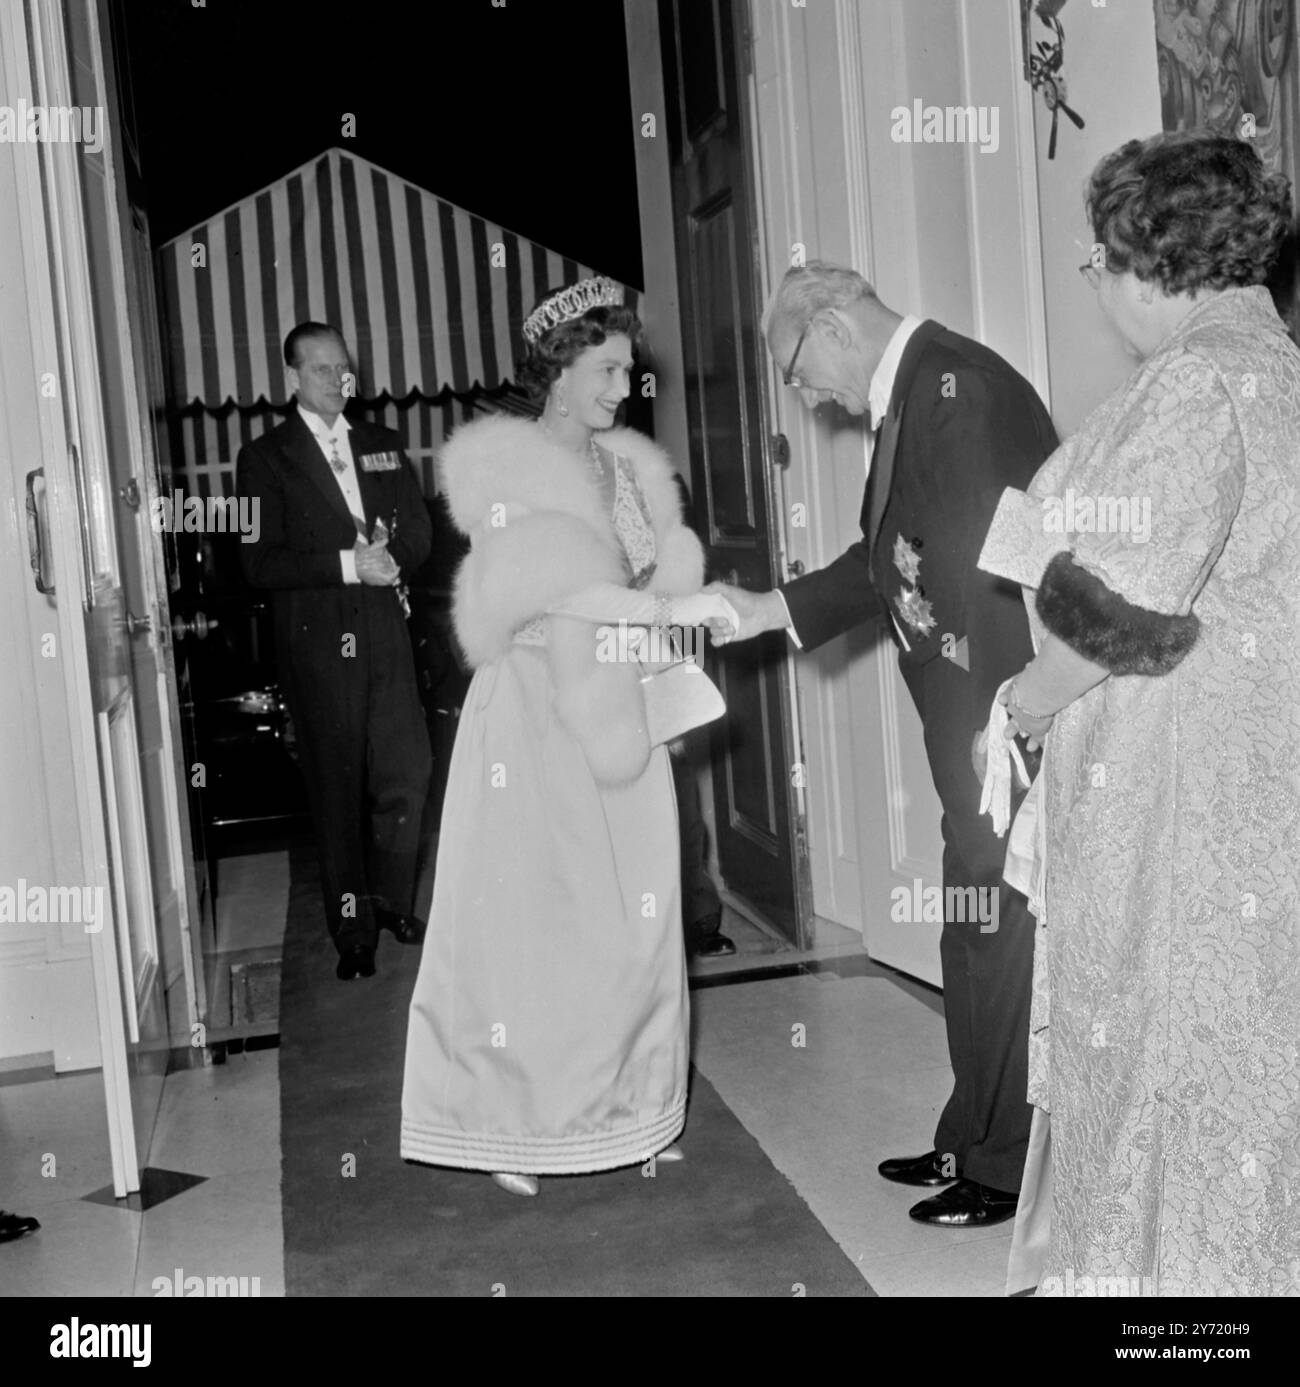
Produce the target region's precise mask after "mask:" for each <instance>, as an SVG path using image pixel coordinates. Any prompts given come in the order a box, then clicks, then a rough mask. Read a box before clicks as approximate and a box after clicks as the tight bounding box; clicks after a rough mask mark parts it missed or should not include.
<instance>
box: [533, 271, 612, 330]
mask: <svg viewBox="0 0 1300 1387" xmlns="http://www.w3.org/2000/svg"><path fill="white" fill-rule="evenodd" d="M622 302H623V286H622V285H621V284H619V283H617V282H616V281H615V280H612V279H607V278H606V277H605V276H604V275H595V276H593V278H591V279H582V280H579V281H578V283H577V284H574V285H571V286H570V287H569V288H568V289H561V290H560V291H559V292H558V293H555V294H552V295H551V296H550V297H549V298H545V299H543V300H542V301H541V303H539V304H538V305H537V307H536V308H534V309H533V311H532V312H531V313H530V314H529V315H528V317H527V318H525V319H524V328H523V332H524V340H525V341H527V342H529V343H535V342H536V341H537V340H538V338H540V337H541V335H542V334H543V333H544V332H549V331H550V330H551V329H552V328H553V327H558V326H559V324H561V323H568V322H572V321H573V320H574V319H575V318H581V317H582V315H583V314H584V313H585V312H586V311H587V310H588V309H589V308H615V307H618V306H619V305H620V304H622Z"/></svg>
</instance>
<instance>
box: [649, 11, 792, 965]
mask: <svg viewBox="0 0 1300 1387" xmlns="http://www.w3.org/2000/svg"><path fill="white" fill-rule="evenodd" d="M659 15H660V38H661V45H662V52H663V60H664V87H665V93H666V97H667V124H668V133H669V140H670V160H671V168H672V187H673V220H674V224H675V227H676V241H677V263H678V273H679V276H680V279H681V303H682V335H683V360H684V366H685V374H686V404H687V415H688V427H689V438H690V453H691V477H692V487H691V490H692V496H693V497H694V499H695V507H696V519H697V523H698V524H699V526H700V529H701V532H702V533H703V534H704V536H705V539H706V544H707V554H708V564H709V576H710V577H713V578H724V579H726V580H727V581H729V582H734V583H737V584H739V585H741V586H743V587H749V588H754V589H758V590H766V589H768V588H770V587H772V585H773V583H774V582H775V581H777V580H778V578H779V577H780V576H783V575H781V574H780V573H779V568H780V564H779V559H778V546H777V545H775V544H774V542H773V536H774V533H775V532H776V531H778V530H779V528H780V527H779V525H778V524H776V523H775V522H776V517H775V516H774V514H773V506H774V504H778V503H779V502H778V501H774V498H779V495H780V487H779V484H778V483H777V482H776V480H775V479H774V475H773V472H772V463H771V459H770V456H769V455H770V452H771V448H770V442H771V440H770V439H769V438H768V435H767V431H766V429H765V427H764V422H763V421H764V418H765V416H766V412H767V410H766V402H765V400H764V398H763V381H764V380H765V379H766V371H767V367H766V364H765V362H764V360H763V355H762V351H763V347H762V343H761V342H760V341H759V335H758V327H757V318H758V314H757V283H756V268H757V254H756V242H755V236H754V229H753V228H754V217H753V213H752V204H751V200H750V191H749V187H748V159H749V149H750V147H749V141H748V138H747V134H746V127H745V122H744V119H743V108H742V94H741V93H742V70H741V60H742V53H743V46H742V45H740V44H739V42H738V35H737V32H736V25H737V16H740V17H741V18H742V19H743V15H744V6H743V5H733V3H732V0H689V2H688V0H660V7H659ZM712 668H713V671H714V673H715V677H716V678H717V681H718V685H719V687H720V688H721V690H722V693H723V696H724V697H725V698H726V700H727V708H728V713H727V717H726V719H725V720H724V721H723V722H721V723H720V724H717V725H716V726H715V729H714V733H713V752H714V775H713V786H714V801H715V822H716V832H717V840H718V842H717V848H718V863H719V867H720V870H721V874H722V878H723V881H724V883H725V885H726V886H727V887H728V889H729V890H730V891H731V892H732V894H733V895H734V896H735V897H737V898H739V900H740V901H741V902H743V903H744V904H745V905H747V906H748V907H749V909H750V910H751V911H752V912H754V913H756V914H757V915H758V916H760V917H761V918H762V919H763V920H765V921H766V922H767V923H768V924H770V925H772V926H774V927H775V928H776V929H777V930H778V931H780V933H782V934H783V935H785V937H786V938H787V939H789V940H790V941H791V942H792V943H794V944H796V945H797V946H800V947H802V946H803V945H805V944H806V942H807V935H808V930H809V926H810V920H811V914H810V892H809V886H808V873H807V861H806V854H805V852H804V851H803V843H804V841H805V839H804V834H803V827H802V824H803V820H802V790H801V784H802V782H801V780H800V778H799V776H798V773H797V767H796V759H797V758H796V756H795V754H794V746H795V744H796V735H795V704H794V697H793V680H792V677H791V663H790V651H789V649H788V646H787V643H786V640H785V637H784V636H771V637H766V638H763V639H762V640H759V641H751V642H747V643H744V644H741V645H733V646H728V647H725V648H724V650H723V651H722V652H721V653H720V654H719V652H715V653H714V656H713V662H712Z"/></svg>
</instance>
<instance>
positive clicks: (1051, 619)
mask: <svg viewBox="0 0 1300 1387" xmlns="http://www.w3.org/2000/svg"><path fill="white" fill-rule="evenodd" d="M1036 606H1037V608H1038V615H1039V616H1040V617H1041V618H1042V621H1043V625H1044V626H1046V627H1047V629H1048V630H1049V631H1050V632H1051V633H1052V634H1053V635H1054V636H1057V637H1059V638H1060V639H1061V640H1063V641H1064V642H1065V643H1066V645H1068V646H1069V647H1070V649H1071V650H1075V651H1078V653H1079V654H1080V655H1082V656H1083V657H1084V658H1085V659H1088V660H1091V661H1092V662H1093V664H1097V665H1104V666H1105V667H1106V668H1107V669H1108V670H1110V672H1111V673H1112V674H1168V673H1169V671H1170V670H1171V669H1173V668H1174V667H1175V666H1176V665H1177V664H1178V663H1179V662H1180V661H1181V660H1182V659H1183V657H1184V656H1185V655H1186V654H1187V652H1188V651H1189V650H1190V649H1191V648H1192V646H1194V645H1195V644H1196V639H1197V637H1198V636H1199V635H1200V632H1201V623H1200V620H1199V618H1197V617H1195V616H1192V615H1190V614H1189V615H1187V616H1165V615H1164V614H1163V613H1161V612H1153V611H1150V610H1148V609H1147V608H1146V607H1135V606H1134V605H1133V603H1132V602H1128V601H1126V600H1125V599H1124V598H1122V597H1121V596H1120V595H1119V593H1117V592H1115V591H1113V590H1112V589H1111V588H1108V587H1107V586H1106V584H1105V583H1103V582H1102V581H1101V579H1100V578H1095V577H1094V576H1093V575H1092V574H1091V573H1089V572H1088V571H1087V569H1084V568H1080V567H1079V565H1078V564H1076V563H1075V562H1074V556H1073V555H1072V554H1070V553H1069V552H1067V551H1062V552H1061V553H1059V554H1057V555H1056V556H1055V557H1054V558H1053V559H1052V561H1051V563H1049V564H1048V565H1047V569H1046V571H1045V572H1044V574H1043V580H1042V582H1041V583H1039V585H1038V600H1037V603H1036Z"/></svg>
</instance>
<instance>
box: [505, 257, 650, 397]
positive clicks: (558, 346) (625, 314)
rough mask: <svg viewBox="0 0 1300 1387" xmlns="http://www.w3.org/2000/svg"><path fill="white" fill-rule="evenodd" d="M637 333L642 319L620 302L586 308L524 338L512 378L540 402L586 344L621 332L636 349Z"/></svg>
mask: <svg viewBox="0 0 1300 1387" xmlns="http://www.w3.org/2000/svg"><path fill="white" fill-rule="evenodd" d="M571 287H572V286H571V285H567V284H566V285H562V286H560V288H565V289H567V288H571ZM560 288H556V289H548V290H547V291H546V292H545V293H544V294H543V295H542V296H541V297H540V298H539V299H538V300H537V302H538V303H539V304H540V303H545V301H546V300H547V299H549V298H550V297H551V295H552V294H558V293H559V292H560ZM640 334H641V320H640V319H639V318H638V317H637V316H636V314H635V313H633V312H632V310H631V309H630V308H624V307H622V306H621V305H614V306H610V307H600V308H589V309H588V310H587V311H586V312H585V313H584V314H583V315H582V317H581V318H574V319H573V320H572V321H571V322H567V323H559V324H558V325H557V326H555V327H553V328H551V329H550V330H549V331H548V332H544V333H543V334H542V335H541V337H540V338H538V340H537V341H536V342H525V343H524V354H523V356H522V357H521V358H520V359H519V363H518V365H517V366H516V368H515V378H516V380H517V381H518V383H519V385H520V386H521V387H522V388H523V389H524V390H526V391H527V392H528V395H529V398H530V399H531V400H532V401H533V403H534V404H541V403H542V402H543V401H544V400H545V399H546V396H547V393H548V392H549V390H550V388H551V386H552V385H554V384H555V382H556V381H557V380H559V378H560V372H561V371H563V370H564V368H565V367H566V366H572V365H573V363H574V362H575V361H576V360H577V359H578V358H579V357H580V356H581V355H582V353H583V352H585V351H586V350H587V348H588V347H599V346H600V345H601V344H602V343H603V342H604V341H605V339H606V338H607V337H614V336H617V335H622V336H624V337H628V338H631V341H632V350H633V351H635V350H636V346H637V339H638V338H639V336H640Z"/></svg>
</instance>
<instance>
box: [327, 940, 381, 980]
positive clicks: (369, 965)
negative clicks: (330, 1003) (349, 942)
mask: <svg viewBox="0 0 1300 1387" xmlns="http://www.w3.org/2000/svg"><path fill="white" fill-rule="evenodd" d="M374 974H375V951H374V949H372V948H371V947H370V945H369V944H356V945H354V946H353V947H352V948H350V949H345V950H344V951H343V952H342V953H341V954H340V955H339V966H338V967H337V968H336V969H335V970H334V976H335V977H336V978H338V980H339V981H340V982H347V981H348V979H349V978H357V977H361V978H370V977H374Z"/></svg>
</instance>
